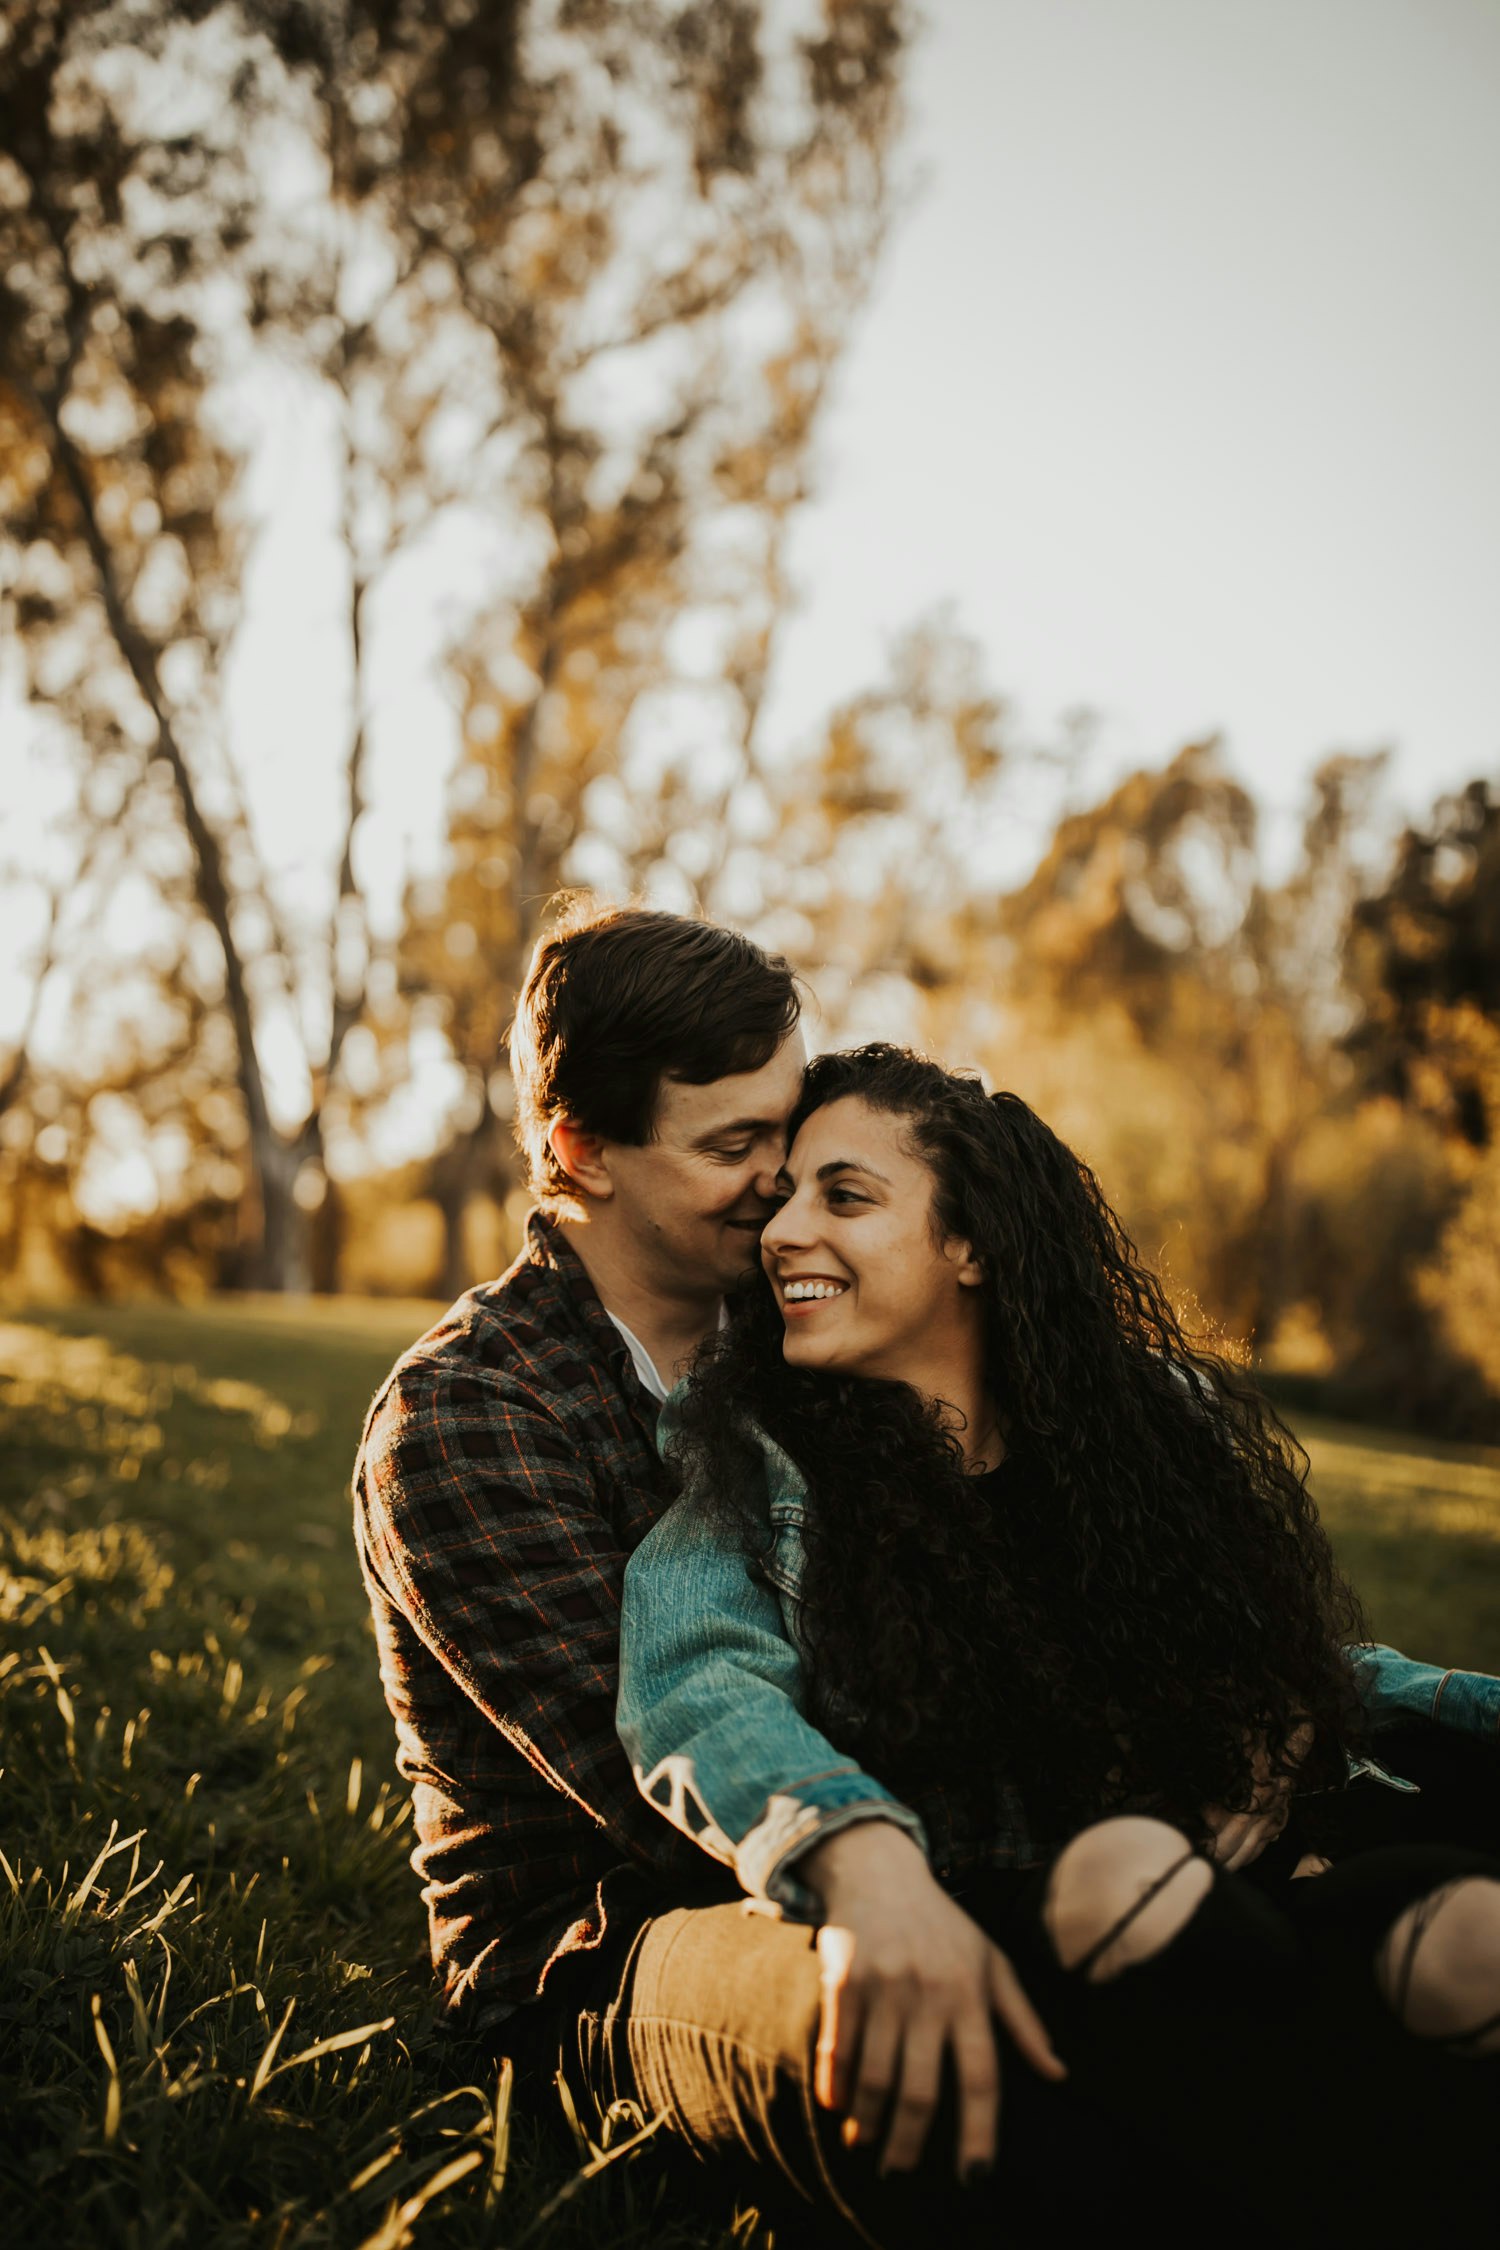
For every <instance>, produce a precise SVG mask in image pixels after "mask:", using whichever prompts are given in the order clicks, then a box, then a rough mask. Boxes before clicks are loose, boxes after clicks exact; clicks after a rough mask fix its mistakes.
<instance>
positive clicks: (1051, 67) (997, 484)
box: [769, 0, 1500, 813]
mask: <svg viewBox="0 0 1500 2250" xmlns="http://www.w3.org/2000/svg"><path fill="white" fill-rule="evenodd" d="M910 103H911V110H912V122H911V127H910V130H909V134H908V138H907V141H906V144H905V147H904V149H903V151H902V163H903V166H904V172H905V178H906V182H907V195H906V210H905V214H904V216H903V217H902V219H901V220H900V221H899V223H898V224H897V226H896V228H895V230H894V234H893V238H892V240H891V242H890V245H889V247H888V250H887V253H886V259H885V262H884V265H883V268H882V270H881V273H880V275H879V278H878V281H877V285H876V287H875V290H874V293H873V296H872V298H871V301H870V303H869V305H868V307H867V308H866V310H865V312H864V315H863V317H862V319H861V323H860V326H859V329H858V332H857V334H856V335H855V337H854V339H853V341H852V345H851V348H850V351H849V353H848V356H847V359H846V361H845V363H844V366H843V369H842V374H841V378H840V382H839V387H838V392H837V396H836V398H835V400H834V402H833V405H832V408H831V410H830V413H829V417H828V420H827V422H826V424H825V427H824V431H823V438H822V475H821V479H820V494H819V497H818V499H817V501H816V502H815V504H814V505H813V506H812V507H811V508H810V509H809V511H808V512H807V514H806V516H805V518H804V519H803V521H802V523H801V525H800V528H799V531H798V533H797V536H796V541H795V546H794V550H793V568H794V574H795V577H796V579H797V581H798V584H799V587H800V590H801V594H802V601H803V607H802V610H801V614H800V616H799V617H798V619H797V621H796V622H795V624H794V626H793V628H792V630H791V632H790V634H789V636H788V638H787V641H786V643H785V645H784V651H783V660H782V663H781V667H780V670H779V673H778V675H777V679H776V682H775V693H774V697H773V702H772V707H771V711H770V714H769V716H770V723H771V725H772V727H773V729H774V731H775V732H776V733H777V734H781V733H783V732H786V731H789V730H799V729H801V728H804V727H810V726H811V725H812V724H813V723H814V722H815V719H816V716H817V714H818V713H819V712H820V711H821V710H823V709H826V707H827V706H828V704H829V703H830V702H831V701H832V700H834V698H836V697H837V696H838V695H839V694H840V693H841V692H843V691H846V690H847V689H849V688H852V687H856V686H858V685H860V684H861V683H862V682H864V681H866V680H868V679H869V678H870V677H871V676H872V675H873V674H874V673H875V672H876V671H877V670H878V668H879V666H880V663H881V660H882V651H883V649H884V647H885V645H886V643H887V642H888V641H889V639H890V638H891V637H892V636H893V635H894V634H895V633H896V632H898V631H899V629H900V627H901V626H902V625H903V624H904V623H905V622H908V621H909V620H910V619H911V618H912V617H913V616H914V615H917V614H919V613H921V612H923V611H924V610H930V609H932V608H933V607H935V606H937V605H939V604H942V603H945V602H946V603H951V604H952V605H953V607H954V611H955V613H956V617H957V621H958V623H959V624H960V625H961V626H962V627H963V628H965V629H966V630H967V631H969V632H971V633H972V634H973V635H974V636H975V637H976V638H977V640H978V641H979V642H980V644H981V646H982V648H983V649H984V652H985V658H986V664H987V668H988V672H989V677H990V682H991V684H992V686H993V687H995V688H996V689H997V690H999V691H1000V692H1001V693H1003V694H1005V695H1006V696H1007V697H1009V698H1010V699H1012V701H1013V703H1014V704H1015V706H1016V707H1017V709H1018V712H1019V714H1020V715H1021V716H1022V717H1023V718H1024V719H1025V720H1026V721H1027V722H1029V723H1030V724H1032V725H1033V726H1035V727H1036V728H1037V729H1039V730H1045V729H1047V728H1048V727H1050V726H1052V725H1053V724H1055V722H1056V720H1057V719H1058V717H1059V715H1060V714H1062V713H1064V712H1066V711H1068V710H1069V709H1072V708H1078V707H1087V708H1090V709H1092V710H1093V711H1094V712H1095V713H1097V714H1098V717H1099V719H1100V721H1101V722H1102V724H1101V732H1100V738H1099V751H1098V756H1099V759H1100V761H1101V768H1102V770H1103V771H1104V773H1105V774H1106V777H1108V776H1112V775H1113V774H1114V773H1115V772H1118V771H1120V770H1123V769H1125V768H1127V767H1129V766H1132V765H1135V764H1139V763H1147V764H1152V765H1155V764H1160V763H1161V762H1163V761H1164V760H1165V758H1166V757H1167V756H1169V755H1170V753H1171V752H1172V751H1173V750H1174V749H1175V748H1177V747H1179V746H1180V745H1181V744H1183V743H1184V742H1187V741H1189V740H1193V739H1196V738H1198V737H1200V736H1201V735H1203V734H1205V733H1209V732H1214V731H1220V732H1222V733H1223V734H1224V735H1225V736H1226V737H1227V741H1228V748H1229V752H1230V756H1231V758H1232V760H1233V762H1234V763H1235V765H1236V766H1237V767H1238V768H1239V770H1240V771H1242V772H1243V773H1244V774H1245V775H1246V776H1247V777H1249V778H1252V779H1253V780H1254V781H1255V782H1256V785H1257V787H1258V789H1259V790H1260V791H1261V793H1262V795H1263V796H1264V798H1265V799H1266V800H1267V801H1268V803H1269V804H1270V806H1271V807H1272V809H1273V812H1274V811H1276V810H1278V809H1279V810H1281V811H1282V812H1283V813H1285V812H1286V811H1288V810H1289V809H1290V808H1291V807H1292V806H1294V805H1295V803H1296V802H1297V800H1298V799H1299V797H1300V795H1301V792H1302V788H1303V786H1304V783H1305V779H1306V776H1307V775H1308V773H1309V772H1310V771H1311V769H1312V768H1313V767H1314V766H1315V765H1316V763H1317V762H1318V760H1319V758H1320V757H1322V756H1323V755H1324V754H1325V753H1326V752H1328V751H1329V750H1332V749H1336V748H1338V749H1344V748H1353V749H1366V748H1373V747H1376V746H1379V745H1385V744H1389V745H1391V746H1392V748H1393V751H1394V757H1393V763H1392V785H1393V788H1394V790H1395V792H1396V794H1397V795H1398V797H1399V798H1400V799H1401V800H1402V801H1403V802H1404V803H1405V804H1406V805H1407V806H1408V807H1410V808H1411V809H1422V808H1425V807H1426V806H1428V805H1430V803H1431V801H1432V799H1433V797H1434V796H1435V795H1436V794H1437V793H1438V792H1439V791H1440V790H1442V789H1445V788H1449V787H1452V786H1454V785H1457V784H1460V783H1462V782H1463V781H1465V780H1467V779H1469V778H1471V777H1472V776H1473V775H1475V774H1479V773H1485V772H1488V773H1490V774H1496V773H1497V772H1500V683H1497V667H1500V410H1497V402H1500V7H1497V6H1496V5H1494V0H1254V4H1253V5H1250V4H1247V0H1235V4H1226V0H928V8H927V32H926V36H925V37H924V38H923V39H922V40H921V42H920V44H919V46H918V49H917V52H916V55H915V57H914V67H913V71H912V76H911V82H910Z"/></svg>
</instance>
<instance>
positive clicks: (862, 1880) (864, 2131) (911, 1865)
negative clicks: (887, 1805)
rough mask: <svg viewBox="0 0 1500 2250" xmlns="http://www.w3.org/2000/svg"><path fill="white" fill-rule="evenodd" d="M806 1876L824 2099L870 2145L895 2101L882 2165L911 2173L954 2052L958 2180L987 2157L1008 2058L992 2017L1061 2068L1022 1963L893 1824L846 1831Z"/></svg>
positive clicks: (1037, 2060)
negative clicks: (813, 1895)
mask: <svg viewBox="0 0 1500 2250" xmlns="http://www.w3.org/2000/svg"><path fill="white" fill-rule="evenodd" d="M800 1872H801V1873H802V1874H803V1875H804V1876H805V1877H806V1879H807V1881H808V1882H809V1883H811V1884H812V1885H813V1886H814V1887H815V1889H816V1890H817V1891H818V1892H819V1894H820V1895H821V1897H822V1900H823V1910H824V1921H823V1927H822V1928H821V1929H820V1930H819V1932H818V1957H819V1960H820V1961H821V1963H822V1972H823V2004H822V2016H821V2020H820V2024H819V2031H818V2053H817V2075H816V2079H815V2086H814V2090H815V2092H816V2094H817V2098H818V2100H819V2102H820V2103H821V2104H822V2106H823V2107H824V2108H825V2109H836V2110H842V2111H843V2112H844V2114H845V2126H844V2131H845V2137H846V2138H847V2139H848V2140H850V2141H851V2142H853V2141H872V2140H874V2139H875V2137H876V2134H877V2132H878V2130H879V2127H880V2121H881V2118H882V2117H883V2116H884V2115H885V2114H886V2111H887V2109H889V2112H890V2130H889V2132H888V2134H887V2136H886V2143H885V2149H884V2153H883V2155H882V2158H881V2169H882V2170H883V2171H906V2170H908V2169H909V2168H910V2167H911V2166H912V2165H914V2164H915V2163H916V2162H917V2160H918V2159H919V2157H920V2156H921V2153H922V2149H923V2145H924V2143H925V2141H926V2139H927V2129H928V2127H929V2125H930V2124H931V2122H932V2113H933V2111H934V2109H935V2108H936V2106H937V2098H938V2085H939V2080H940V2077H941V2074H942V2064H943V2052H944V2049H945V2048H951V2049H952V2051H953V2060H954V2063H955V2066H956V2068H957V2071H958V2098H959V2118H958V2170H959V2175H960V2177H966V2176H967V2175H968V2174H969V2173H970V2172H971V2171H972V2170H974V2169H976V2168H983V2167H984V2166H986V2165H989V2164H992V2163H993V2162H994V2157H995V2142H996V2130H997V2126H998V2122H999V2110H1000V2065H999V2057H998V2054H997V2051H996V2046H995V2033H994V2027H993V2025H992V2023H991V2021H990V2018H991V2015H992V2014H993V2015H997V2016H998V2017H999V2018H1000V2020H1001V2022H1002V2023H1003V2024H1004V2025H1005V2026H1006V2028H1007V2030H1008V2031H1009V2032H1010V2034H1011V2036H1012V2038H1013V2039H1014V2040H1015V2042H1016V2045H1017V2046H1018V2047H1019V2048H1020V2050H1021V2053H1022V2054H1023V2055H1024V2056H1025V2058H1026V2060H1027V2062H1029V2063H1030V2064H1031V2067H1032V2068H1033V2070H1037V2071H1040V2073H1041V2074H1042V2076H1043V2077H1044V2078H1063V2077H1066V2075H1067V2073H1066V2071H1065V2069H1064V2067H1063V2065H1062V2063H1061V2062H1059V2060H1058V2058H1057V2056H1056V2055H1055V2054H1054V2053H1053V2051H1052V2046H1051V2042H1050V2041H1049V2039H1048V2037H1047V2034H1046V2032H1045V2031H1044V2030H1043V2028H1042V2025H1041V2022H1040V2021H1039V2019H1038V2017H1037V2014H1036V2011H1035V2009H1034V2008H1033V2007H1032V2005H1031V2002H1030V2001H1029V2000H1028V1999H1027V1997H1026V1995H1025V1993H1024V1992H1023V1991H1022V1990H1021V1986H1020V1983H1019V1982H1018V1980H1017V1977H1016V1973H1015V1970H1014V1969H1013V1968H1012V1967H1011V1965H1010V1963H1009V1961H1008V1960H1007V1959H1006V1957H1005V1955H1004V1954H1003V1953H1002V1952H1001V1950H1000V1948H999V1947H998V1946H997V1945H992V1944H991V1942H990V1940H989V1939H988V1938H987V1937H986V1936H985V1934H984V1932H983V1930H981V1929H980V1928H979V1926H978V1924H977V1923H976V1922H973V1921H971V1920H970V1918H969V1916H968V1915H967V1914H965V1913H964V1911H963V1909H962V1907H960V1906H957V1905H955V1903H954V1901H953V1900H952V1899H951V1898H949V1896H948V1894H947V1893H946V1891H944V1890H943V1889H942V1888H941V1886H940V1885H939V1884H938V1883H937V1882H936V1881H935V1880H934V1878H933V1876H932V1873H931V1871H930V1870H929V1868H928V1865H927V1862H926V1860H925V1859H924V1858H923V1856H922V1853H921V1851H920V1850H919V1849H918V1847H917V1845H916V1844H915V1843H914V1842H913V1841H912V1839H911V1837H910V1836H908V1835H907V1834H906V1833H905V1831H904V1830H903V1829H900V1828H897V1827H896V1826H895V1825H894V1823H893V1822H891V1821H888V1820H867V1821H860V1822H858V1823H857V1824H856V1825H855V1826H853V1827H850V1828H844V1829H840V1830H839V1832H838V1834H837V1835H835V1836H831V1837H830V1838H829V1839H828V1841H827V1843H826V1844H820V1845H818V1846H817V1847H816V1849H815V1850H813V1851H811V1852H809V1853H808V1854H807V1855H806V1857H805V1858H804V1860H803V1862H802V1867H801V1870H800Z"/></svg>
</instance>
